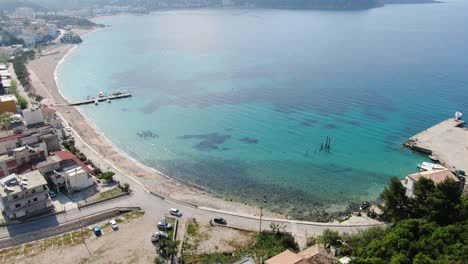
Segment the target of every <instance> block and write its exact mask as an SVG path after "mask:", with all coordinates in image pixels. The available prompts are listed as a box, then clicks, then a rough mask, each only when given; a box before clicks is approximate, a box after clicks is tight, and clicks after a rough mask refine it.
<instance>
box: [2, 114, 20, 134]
mask: <svg viewBox="0 0 468 264" xmlns="http://www.w3.org/2000/svg"><path fill="white" fill-rule="evenodd" d="M19 120H20V119H19V118H17V117H14V116H13V115H12V114H11V113H4V114H1V115H0V128H1V129H5V130H9V129H11V123H12V122H14V121H19Z"/></svg>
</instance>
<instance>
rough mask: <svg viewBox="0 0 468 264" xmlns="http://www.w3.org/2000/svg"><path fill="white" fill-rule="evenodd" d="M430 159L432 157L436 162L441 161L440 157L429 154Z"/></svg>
mask: <svg viewBox="0 0 468 264" xmlns="http://www.w3.org/2000/svg"><path fill="white" fill-rule="evenodd" d="M429 159H431V160H432V161H435V162H439V159H438V158H437V157H436V156H434V155H429Z"/></svg>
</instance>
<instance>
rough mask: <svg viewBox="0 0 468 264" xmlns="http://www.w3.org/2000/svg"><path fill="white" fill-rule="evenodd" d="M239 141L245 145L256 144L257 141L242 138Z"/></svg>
mask: <svg viewBox="0 0 468 264" xmlns="http://www.w3.org/2000/svg"><path fill="white" fill-rule="evenodd" d="M239 141H242V142H244V143H247V144H258V139H256V138H249V137H244V138H241V139H239Z"/></svg>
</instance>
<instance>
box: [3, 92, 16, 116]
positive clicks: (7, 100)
mask: <svg viewBox="0 0 468 264" xmlns="http://www.w3.org/2000/svg"><path fill="white" fill-rule="evenodd" d="M4 113H13V114H16V97H15V96H14V95H2V96H0V114H4Z"/></svg>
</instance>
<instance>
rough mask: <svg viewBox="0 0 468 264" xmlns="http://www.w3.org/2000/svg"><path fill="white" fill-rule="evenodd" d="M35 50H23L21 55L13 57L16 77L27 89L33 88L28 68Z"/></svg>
mask: <svg viewBox="0 0 468 264" xmlns="http://www.w3.org/2000/svg"><path fill="white" fill-rule="evenodd" d="M34 56H35V52H34V51H33V50H30V51H26V52H23V53H22V54H21V55H18V56H16V57H15V58H14V59H13V68H14V69H15V73H16V77H17V78H18V80H19V81H20V83H21V85H22V86H23V87H24V89H25V90H26V91H29V90H30V89H31V83H30V80H29V72H28V69H27V68H26V63H27V62H28V60H30V59H33V58H34Z"/></svg>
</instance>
